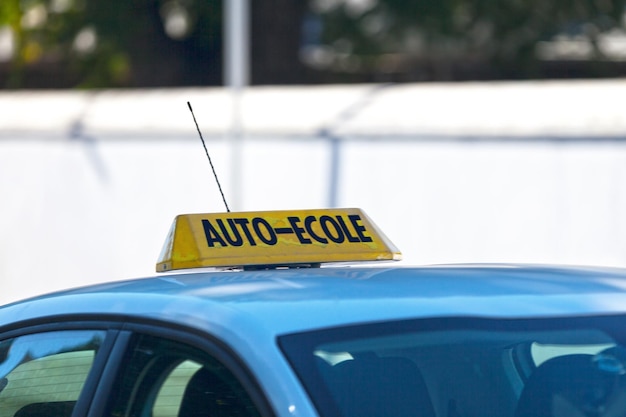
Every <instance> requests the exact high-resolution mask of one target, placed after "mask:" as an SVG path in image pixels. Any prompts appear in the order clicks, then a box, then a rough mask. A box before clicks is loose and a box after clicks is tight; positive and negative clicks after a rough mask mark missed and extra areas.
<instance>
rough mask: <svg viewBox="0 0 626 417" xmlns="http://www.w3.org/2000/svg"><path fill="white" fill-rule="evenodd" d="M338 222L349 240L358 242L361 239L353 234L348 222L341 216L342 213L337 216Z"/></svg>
mask: <svg viewBox="0 0 626 417" xmlns="http://www.w3.org/2000/svg"><path fill="white" fill-rule="evenodd" d="M337 223H339V225H340V226H341V230H343V232H344V233H345V234H346V238H348V242H352V243H357V242H360V241H361V240H360V239H359V238H358V237H356V236H352V234H351V233H350V230H349V229H348V226H347V225H346V222H345V221H343V217H341V216H340V215H338V216H337Z"/></svg>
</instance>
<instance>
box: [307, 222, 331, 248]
mask: <svg viewBox="0 0 626 417" xmlns="http://www.w3.org/2000/svg"><path fill="white" fill-rule="evenodd" d="M316 221H317V218H316V217H315V216H307V217H306V218H305V219H304V228H305V229H306V231H307V233H308V234H309V235H310V236H311V237H312V238H313V239H315V240H316V241H318V242H320V243H328V239H326V238H324V237H321V236H318V235H317V234H315V232H314V231H313V226H312V224H313V223H315V222H316Z"/></svg>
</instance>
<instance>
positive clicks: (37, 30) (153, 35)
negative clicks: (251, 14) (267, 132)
mask: <svg viewBox="0 0 626 417" xmlns="http://www.w3.org/2000/svg"><path fill="white" fill-rule="evenodd" d="M221 9H222V6H221V1H220V0H2V1H1V2H0V26H2V25H8V26H10V28H11V29H12V32H13V45H14V50H13V54H12V55H13V58H12V62H11V70H10V75H9V77H8V79H7V81H6V83H5V84H6V85H5V86H6V87H10V88H17V87H20V85H21V84H22V82H23V77H24V68H25V66H33V67H36V66H42V67H44V68H43V70H42V71H41V73H45V72H46V68H48V69H49V71H50V72H54V71H53V70H52V68H57V71H56V74H60V75H62V76H63V77H65V80H64V81H61V80H59V84H64V83H65V84H67V85H68V86H76V87H80V88H100V87H119V86H128V85H132V86H139V87H141V86H152V85H155V84H156V85H158V84H159V83H162V84H163V85H168V84H171V83H175V82H176V81H175V80H177V79H179V78H183V79H185V78H186V79H188V82H189V84H190V85H191V84H194V83H210V82H211V81H213V82H217V81H218V80H219V77H220V68H221V16H222V11H221ZM198 57H202V58H203V59H201V60H200V59H198ZM203 77H204V78H206V80H204V79H203Z"/></svg>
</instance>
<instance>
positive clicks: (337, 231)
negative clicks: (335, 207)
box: [320, 216, 345, 243]
mask: <svg viewBox="0 0 626 417" xmlns="http://www.w3.org/2000/svg"><path fill="white" fill-rule="evenodd" d="M329 224H330V228H329ZM320 225H321V226H322V230H323V231H324V233H325V234H326V237H327V238H329V239H330V240H332V241H333V242H335V243H343V241H344V240H345V237H344V235H343V231H342V230H341V226H339V225H338V224H337V222H336V221H335V219H333V218H332V217H330V216H322V217H320ZM331 229H333V231H331Z"/></svg>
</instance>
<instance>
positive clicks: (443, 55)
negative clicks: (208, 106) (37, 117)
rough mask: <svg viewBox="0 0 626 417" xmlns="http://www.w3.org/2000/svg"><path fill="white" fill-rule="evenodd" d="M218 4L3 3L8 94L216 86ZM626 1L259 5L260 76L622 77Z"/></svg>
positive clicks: (292, 0) (254, 0) (284, 80)
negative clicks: (28, 90)
mask: <svg viewBox="0 0 626 417" xmlns="http://www.w3.org/2000/svg"><path fill="white" fill-rule="evenodd" d="M223 1H228V0H132V1H129V0H0V87H8V88H20V87H31V88H33V87H34V88H37V87H55V88H64V87H80V88H101V87H151V86H180V85H183V86H184V85H218V84H221V80H222V74H221V72H222V2H223ZM625 3H626V0H551V1H545V0H411V1H408V0H306V1H305V0H263V1H261V0H250V4H251V13H252V16H251V38H252V39H251V45H252V50H251V54H252V57H251V63H252V74H251V79H252V82H253V83H254V84H270V83H271V84H293V83H310V82H357V81H417V80H446V79H477V78H485V79H493V78H531V77H544V76H546V75H555V74H556V75H557V76H562V75H566V76H567V75H570V73H568V71H570V70H569V68H572V65H571V64H572V63H573V62H575V63H577V65H578V67H579V68H580V71H579V72H578V73H577V75H578V76H591V75H600V76H606V75H623V73H626V72H625V71H624V69H623V68H624V67H626V51H624V50H623V48H622V50H617V51H616V47H615V45H616V44H619V42H613V43H611V42H609V41H607V39H608V38H609V37H611V36H613V38H612V39H622V42H624V41H625V40H626V32H625V31H624V28H623V22H624V6H625ZM7 45H8V46H7ZM563 46H565V47H563ZM617 49H619V48H617ZM568 51H569V52H568ZM620 51H621V52H620ZM616 52H617V53H618V55H619V54H621V56H620V59H621V60H622V61H621V64H620V62H618V61H616V60H615V61H612V59H613V58H614V57H615V54H616ZM568 53H569V55H568ZM572 53H573V55H572ZM3 59H4V60H5V62H4V63H3V62H2V60H3ZM562 62H566V63H567V64H568V65H569V67H568V66H564V65H560V64H561V63H562ZM609 64H611V65H613V64H615V65H621V67H619V69H620V70H621V71H622V73H619V71H618V72H611V71H612V70H611V68H614V67H611V66H609ZM555 68H556V72H555ZM563 68H566V70H565V71H563ZM546 69H548V70H550V71H552V72H550V73H548V72H547V70H546ZM559 71H561V73H559Z"/></svg>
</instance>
